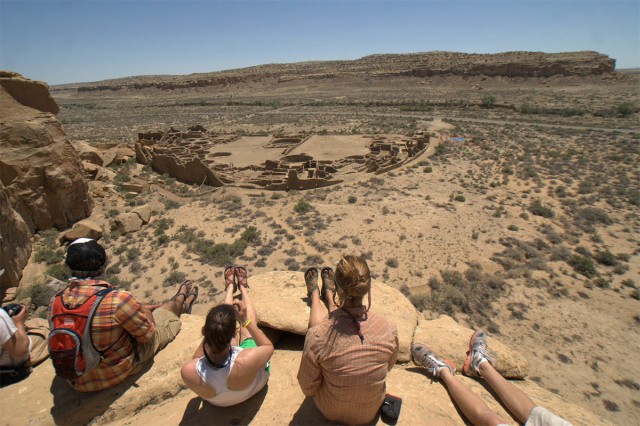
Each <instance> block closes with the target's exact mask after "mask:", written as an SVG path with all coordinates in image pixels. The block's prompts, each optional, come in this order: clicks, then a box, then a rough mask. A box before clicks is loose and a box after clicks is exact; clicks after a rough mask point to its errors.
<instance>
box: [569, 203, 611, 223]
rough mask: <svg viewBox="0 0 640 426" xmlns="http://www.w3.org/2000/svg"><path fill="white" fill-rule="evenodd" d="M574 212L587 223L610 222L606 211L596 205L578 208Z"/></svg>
mask: <svg viewBox="0 0 640 426" xmlns="http://www.w3.org/2000/svg"><path fill="white" fill-rule="evenodd" d="M576 214H577V217H578V218H579V219H581V220H583V221H584V222H586V223H587V224H589V225H591V224H594V223H601V224H603V225H608V224H610V223H611V218H610V217H609V215H608V214H607V212H605V211H604V210H602V209H599V208H597V207H585V208H584V209H579V210H578V211H577V213H576Z"/></svg>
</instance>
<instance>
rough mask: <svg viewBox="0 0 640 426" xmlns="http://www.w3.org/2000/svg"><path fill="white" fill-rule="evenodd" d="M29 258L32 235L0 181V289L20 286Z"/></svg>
mask: <svg viewBox="0 0 640 426" xmlns="http://www.w3.org/2000/svg"><path fill="white" fill-rule="evenodd" d="M29 256H31V233H30V232H29V228H28V227H27V224H26V223H24V220H22V217H20V215H19V214H18V213H17V212H16V211H15V210H14V209H13V207H12V206H11V202H10V201H9V194H8V193H7V190H6V189H5V187H4V185H3V184H2V181H0V289H3V288H7V287H15V286H17V285H18V282H19V281H20V278H21V277H22V268H24V267H25V265H26V264H27V262H28V261H29ZM3 271H4V272H3Z"/></svg>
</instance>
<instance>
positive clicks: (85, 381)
mask: <svg viewBox="0 0 640 426" xmlns="http://www.w3.org/2000/svg"><path fill="white" fill-rule="evenodd" d="M106 262H107V256H106V253H105V251H104V249H103V248H102V246H100V244H98V243H97V242H96V241H95V240H91V239H88V238H80V239H78V240H75V241H74V242H72V243H71V244H70V245H69V247H68V249H67V257H66V263H67V265H68V266H69V268H70V269H71V272H72V274H73V278H71V279H70V280H69V285H68V287H67V288H65V289H64V290H63V291H62V292H60V293H58V295H56V297H54V300H53V301H52V303H51V307H50V309H49V316H50V318H49V319H50V321H51V315H52V312H53V311H54V309H53V306H54V303H56V299H58V297H60V301H61V303H62V304H63V305H64V306H65V308H67V309H75V308H77V307H79V306H81V305H82V304H83V303H84V302H86V301H87V300H89V299H90V298H91V297H92V296H93V295H94V294H96V293H97V292H98V291H101V290H103V289H112V288H114V287H113V286H112V285H111V284H109V283H107V282H106V281H102V280H100V279H99V277H100V275H101V274H102V273H103V272H104V270H105V266H106ZM197 297H198V287H194V286H192V284H191V282H189V281H186V282H184V283H182V284H181V285H180V287H179V289H178V292H177V293H176V295H175V296H174V297H173V299H172V300H170V301H169V302H166V303H162V304H157V305H149V304H143V303H140V302H139V301H138V300H137V299H136V298H135V297H133V295H131V293H129V292H127V291H123V290H117V289H115V290H113V291H110V292H109V293H107V294H106V295H105V296H104V298H103V299H102V301H101V302H100V304H99V305H98V308H97V310H96V312H95V315H94V318H93V321H92V324H91V339H92V341H93V345H94V346H95V348H96V349H97V350H98V351H100V353H101V357H100V358H101V359H100V362H99V364H98V365H97V367H95V368H94V369H92V370H90V371H88V372H86V373H85V374H82V375H81V376H80V377H79V378H77V379H74V380H69V384H70V385H71V386H72V387H73V388H74V389H75V390H77V391H81V392H90V391H98V390H102V389H106V388H109V387H112V386H115V385H117V384H119V383H120V382H122V381H124V380H125V379H126V378H127V376H130V375H132V374H135V373H137V372H139V371H140V370H141V369H142V368H143V367H144V365H145V364H146V363H147V362H148V361H150V360H151V359H153V356H154V355H155V354H156V353H157V352H158V351H160V349H162V348H164V347H165V346H166V345H167V344H168V343H169V342H171V341H172V340H173V339H174V338H175V337H176V335H177V334H178V332H179V331H180V327H181V322H180V315H181V314H182V313H185V312H186V313H190V312H191V307H192V305H193V303H194V302H195V300H196V298H197ZM54 365H55V364H54Z"/></svg>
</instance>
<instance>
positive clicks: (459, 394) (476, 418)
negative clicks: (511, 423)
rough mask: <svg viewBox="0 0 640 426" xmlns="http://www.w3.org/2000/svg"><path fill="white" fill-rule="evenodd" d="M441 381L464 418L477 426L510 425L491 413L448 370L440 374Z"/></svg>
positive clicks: (482, 402) (477, 397)
mask: <svg viewBox="0 0 640 426" xmlns="http://www.w3.org/2000/svg"><path fill="white" fill-rule="evenodd" d="M440 379H441V380H442V381H444V383H445V385H446V386H447V389H448V390H449V393H450V394H451V396H452V397H453V400H454V401H455V403H456V405H457V406H458V407H459V408H460V411H462V413H463V414H464V416H465V417H466V418H467V420H469V422H471V423H472V424H474V425H476V426H480V425H482V426H485V425H486V426H495V425H499V424H501V423H508V422H506V421H504V420H503V419H502V418H501V417H500V416H498V415H497V414H496V413H494V412H493V411H491V409H489V407H488V406H487V404H485V403H484V401H483V400H482V399H480V397H479V396H478V395H476V394H475V393H473V392H472V391H471V389H469V388H468V387H466V386H465V385H464V384H463V383H462V382H461V381H460V380H458V379H457V378H456V377H455V376H454V375H453V374H452V373H451V371H449V370H448V369H446V368H445V369H443V370H442V371H441V372H440Z"/></svg>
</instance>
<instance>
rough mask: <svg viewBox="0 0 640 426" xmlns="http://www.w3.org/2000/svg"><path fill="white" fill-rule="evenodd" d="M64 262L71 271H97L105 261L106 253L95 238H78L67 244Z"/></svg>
mask: <svg viewBox="0 0 640 426" xmlns="http://www.w3.org/2000/svg"><path fill="white" fill-rule="evenodd" d="M66 262H67V265H68V266H69V268H70V269H71V270H72V271H87V272H92V271H97V270H99V269H100V268H102V267H103V266H104V264H105V263H106V262H107V253H105V251H104V249H103V248H102V246H101V245H100V244H98V242H97V241H96V240H92V239H89V238H78V239H77V240H75V241H74V242H72V243H71V244H70V245H69V248H68V249H67V258H66Z"/></svg>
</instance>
